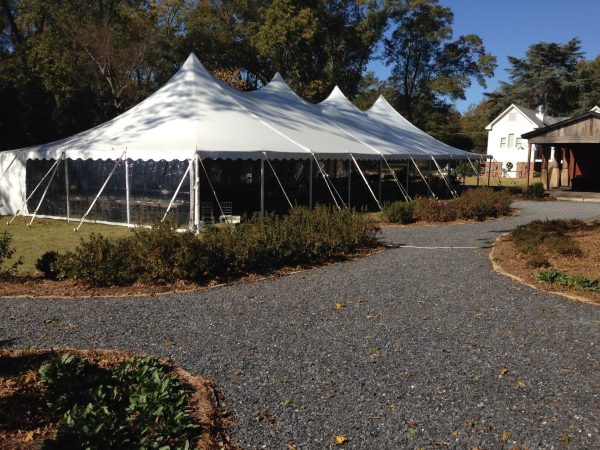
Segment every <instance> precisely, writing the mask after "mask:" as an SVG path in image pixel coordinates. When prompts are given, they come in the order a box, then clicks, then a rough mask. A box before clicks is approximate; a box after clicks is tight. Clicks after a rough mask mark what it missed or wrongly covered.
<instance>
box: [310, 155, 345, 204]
mask: <svg viewBox="0 0 600 450" xmlns="http://www.w3.org/2000/svg"><path fill="white" fill-rule="evenodd" d="M311 153H312V152H311ZM312 155H313V158H314V159H315V162H316V163H317V167H318V168H319V172H320V173H321V176H322V177H323V181H324V182H325V186H327V189H328V190H329V193H330V194H331V198H333V202H334V203H335V206H336V207H337V209H338V211H339V210H340V209H341V208H340V204H339V203H338V201H337V199H336V198H335V195H333V191H332V190H331V186H330V185H329V182H328V181H327V175H325V172H323V168H322V167H321V164H319V160H318V159H317V155H315V154H314V153H312ZM338 195H339V194H338ZM341 199H342V198H341V197H340V200H341Z"/></svg>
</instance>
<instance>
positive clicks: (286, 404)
mask: <svg viewBox="0 0 600 450" xmlns="http://www.w3.org/2000/svg"><path fill="white" fill-rule="evenodd" d="M281 404H282V405H283V406H290V405H291V404H292V401H291V400H290V399H287V400H284V401H282V402H281Z"/></svg>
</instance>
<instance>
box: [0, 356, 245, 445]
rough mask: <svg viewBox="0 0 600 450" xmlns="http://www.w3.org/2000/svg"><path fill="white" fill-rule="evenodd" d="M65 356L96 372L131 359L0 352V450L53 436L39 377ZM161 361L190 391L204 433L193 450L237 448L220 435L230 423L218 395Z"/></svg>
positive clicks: (199, 379)
mask: <svg viewBox="0 0 600 450" xmlns="http://www.w3.org/2000/svg"><path fill="white" fill-rule="evenodd" d="M67 351H68V352H69V353H74V354H77V355H79V356H82V357H85V358H88V359H89V360H91V361H94V362H96V363H97V364H98V365H99V366H100V367H111V366H113V365H116V364H118V363H120V362H122V361H123V360H125V359H127V358H130V357H132V356H136V355H135V354H134V353H131V352H121V351H117V350H71V349H68V350H0V450H5V449H6V450H9V449H10V450H12V449H16V448H19V449H34V448H39V446H40V444H41V442H42V441H43V440H44V439H46V438H49V437H51V436H52V435H53V434H54V433H55V432H56V430H57V424H56V422H55V419H54V418H53V417H52V416H51V415H50V413H49V411H48V408H46V401H45V398H44V395H45V389H44V386H43V384H42V383H41V381H40V378H39V374H38V372H39V369H40V367H41V366H42V365H44V364H46V363H47V362H48V361H50V360H51V359H52V358H54V357H56V356H59V355H61V354H63V353H65V352H67ZM137 356H139V355H137ZM162 362H163V363H164V364H165V365H167V366H168V367H170V368H172V371H173V372H172V373H173V374H174V375H175V376H176V377H177V378H178V379H179V380H180V381H182V382H184V383H186V384H188V385H190V386H192V387H193V388H194V392H193V393H192V395H191V398H190V407H191V408H192V411H193V414H194V417H195V418H196V420H197V421H198V423H199V424H200V425H201V426H202V430H203V432H202V435H201V437H200V439H199V441H198V443H197V447H196V448H201V449H236V448H238V447H237V446H235V444H233V443H232V442H231V439H230V438H229V437H228V436H227V434H226V433H225V431H224V429H225V427H226V426H229V425H230V423H229V419H228V415H227V414H226V413H224V412H223V411H221V410H220V408H219V396H218V394H217V392H216V391H215V389H214V388H213V386H212V383H211V382H210V381H209V380H207V379H206V378H203V377H200V376H194V375H191V374H190V373H188V372H186V371H185V370H183V369H181V368H179V367H176V366H174V365H173V364H172V363H170V362H168V361H162Z"/></svg>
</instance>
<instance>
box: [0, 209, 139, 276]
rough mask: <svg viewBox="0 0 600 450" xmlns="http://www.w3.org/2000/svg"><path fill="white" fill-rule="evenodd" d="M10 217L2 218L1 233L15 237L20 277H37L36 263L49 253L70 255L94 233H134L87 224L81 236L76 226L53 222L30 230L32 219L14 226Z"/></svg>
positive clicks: (41, 222) (38, 223) (39, 223)
mask: <svg viewBox="0 0 600 450" xmlns="http://www.w3.org/2000/svg"><path fill="white" fill-rule="evenodd" d="M8 220H10V216H4V217H0V233H3V232H5V231H8V232H9V233H10V234H11V235H12V244H11V245H12V247H13V248H14V249H16V253H15V257H16V258H19V257H20V258H22V261H23V264H22V265H20V266H18V267H17V268H16V271H15V273H16V274H17V275H26V274H33V273H36V267H35V265H36V262H37V260H38V259H39V258H40V256H42V254H44V253H45V252H47V251H56V252H61V253H62V252H66V251H71V250H74V249H75V247H77V245H78V244H79V240H80V238H83V239H87V238H89V237H90V235H91V234H92V233H101V234H102V235H103V236H106V237H109V238H116V237H121V236H125V235H127V234H129V233H130V231H129V229H128V228H126V227H119V226H114V225H100V224H87V223H84V224H83V225H82V227H81V228H80V230H79V232H77V233H75V232H74V231H73V228H74V227H75V226H76V222H66V221H63V220H53V219H36V220H34V222H33V224H32V225H31V227H27V223H28V222H29V220H30V219H29V218H27V217H17V218H16V219H15V220H14V222H13V223H12V224H11V225H7V224H6V222H7V221H8Z"/></svg>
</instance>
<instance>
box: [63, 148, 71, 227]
mask: <svg viewBox="0 0 600 450" xmlns="http://www.w3.org/2000/svg"><path fill="white" fill-rule="evenodd" d="M63 159H64V163H65V195H66V197H67V222H70V221H71V205H70V203H69V194H70V190H71V188H70V186H69V160H68V159H67V155H66V154H64V153H63Z"/></svg>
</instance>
